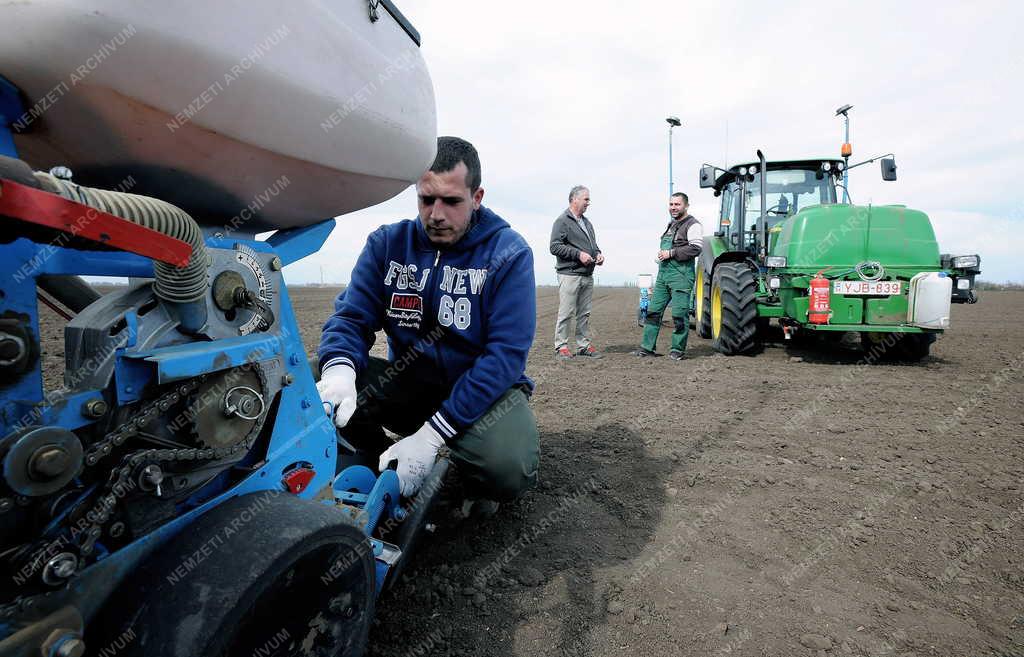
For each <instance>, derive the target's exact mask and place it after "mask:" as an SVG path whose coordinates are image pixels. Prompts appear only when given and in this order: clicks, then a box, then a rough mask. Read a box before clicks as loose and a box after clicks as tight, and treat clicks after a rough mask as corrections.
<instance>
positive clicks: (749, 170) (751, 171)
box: [747, 167, 757, 175]
mask: <svg viewBox="0 0 1024 657" xmlns="http://www.w3.org/2000/svg"><path fill="white" fill-rule="evenodd" d="M747 171H748V172H749V173H750V175H754V174H755V173H757V167H750V168H749V169H747Z"/></svg>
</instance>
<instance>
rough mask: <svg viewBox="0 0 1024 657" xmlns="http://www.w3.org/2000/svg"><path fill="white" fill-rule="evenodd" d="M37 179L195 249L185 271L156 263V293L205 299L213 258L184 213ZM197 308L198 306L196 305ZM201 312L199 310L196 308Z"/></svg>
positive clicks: (183, 300) (44, 176)
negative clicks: (211, 259)
mask: <svg viewBox="0 0 1024 657" xmlns="http://www.w3.org/2000/svg"><path fill="white" fill-rule="evenodd" d="M35 177H36V179H37V180H38V181H39V182H40V184H41V185H42V188H43V189H44V190H45V191H48V192H51V193H53V194H58V195H60V196H63V197H64V198H66V199H69V200H72V201H76V202H78V203H82V204H84V205H88V206H90V207H93V208H96V209H97V210H102V211H103V212H107V213H109V214H112V215H115V216H118V217H121V218H123V219H127V220H129V221H131V222H133V223H136V224H139V225H140V226H145V227H146V228H150V229H152V230H155V231H157V232H158V233H163V234H164V235H167V236H169V237H173V238H175V239H179V240H181V241H183V242H185V243H187V244H188V245H189V246H191V247H192V257H191V258H189V261H188V264H187V265H185V266H184V267H175V266H174V265H170V264H168V263H165V262H159V261H157V262H154V265H153V268H154V272H155V275H156V282H155V283H154V285H153V290H154V292H155V293H156V295H157V297H159V298H160V299H163V300H164V301H169V302H171V303H176V304H192V302H195V301H200V300H202V299H203V298H204V295H205V293H206V290H207V287H208V286H209V280H208V277H209V273H208V269H209V266H210V256H209V254H208V253H207V252H206V244H205V242H204V241H203V233H202V231H201V230H200V229H199V225H198V224H197V223H196V222H195V220H194V219H193V218H192V217H190V216H189V215H188V213H186V212H185V211H184V210H182V209H181V208H178V207H177V206H174V205H171V204H170V203H167V202H165V201H161V200H159V199H155V198H152V197H150V196H140V195H138V194H128V193H125V192H114V191H109V190H105V189H95V188H92V187H82V186H81V185H76V184H75V183H73V182H70V181H67V180H62V179H60V178H57V177H55V176H52V175H50V174H49V173H43V172H36V174H35ZM194 305H195V306H198V305H199V304H194ZM195 309H196V310H198V308H195ZM202 315H203V316H202V317H201V323H200V324H199V325H198V326H195V325H194V324H195V323H196V321H200V320H199V319H198V318H193V319H192V320H191V321H189V322H187V323H188V324H190V325H191V326H188V327H186V328H191V329H192V330H198V329H199V328H201V326H202V324H205V320H206V317H205V313H202Z"/></svg>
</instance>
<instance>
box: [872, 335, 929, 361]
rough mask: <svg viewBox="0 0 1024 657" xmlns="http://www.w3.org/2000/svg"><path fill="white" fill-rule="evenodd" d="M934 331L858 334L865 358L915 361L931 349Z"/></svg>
mask: <svg viewBox="0 0 1024 657" xmlns="http://www.w3.org/2000/svg"><path fill="white" fill-rule="evenodd" d="M935 339H936V336H935V334H934V333H876V332H869V331H865V332H864V333H861V334H860V345H861V349H862V350H863V351H864V356H865V358H866V359H870V360H872V361H876V362H877V361H884V362H904V363H916V362H918V361H920V360H922V359H924V358H925V357H926V356H928V353H929V352H930V351H931V348H932V343H934V342H935Z"/></svg>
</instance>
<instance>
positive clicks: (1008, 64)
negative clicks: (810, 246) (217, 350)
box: [286, 0, 1024, 284]
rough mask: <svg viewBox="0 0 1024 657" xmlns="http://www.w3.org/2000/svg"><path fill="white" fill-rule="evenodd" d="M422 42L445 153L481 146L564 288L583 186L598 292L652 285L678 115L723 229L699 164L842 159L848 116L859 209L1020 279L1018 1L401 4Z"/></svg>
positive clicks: (366, 224) (330, 265) (411, 209)
mask: <svg viewBox="0 0 1024 657" xmlns="http://www.w3.org/2000/svg"><path fill="white" fill-rule="evenodd" d="M397 4H398V6H399V7H400V9H402V11H403V12H404V13H405V14H406V16H407V17H408V18H409V19H410V20H411V21H412V23H413V24H414V25H415V26H416V28H417V29H418V30H419V31H420V33H421V35H422V38H423V45H422V52H423V55H424V57H425V59H426V63H427V66H428V68H429V70H430V73H431V76H432V78H433V81H434V88H435V93H436V96H437V111H438V131H439V134H453V135H458V136H461V137H464V138H466V139H468V140H470V141H471V142H473V143H474V144H475V145H476V147H477V149H478V150H479V152H480V156H481V160H482V165H483V186H484V188H485V190H486V196H485V199H484V204H485V205H487V206H489V207H490V208H492V209H493V210H495V211H496V212H497V213H498V214H500V215H501V216H503V217H504V218H505V219H507V220H508V221H509V222H510V223H511V224H512V225H513V227H514V228H516V229H517V230H518V231H520V232H521V233H522V234H523V235H524V236H525V237H526V239H527V240H528V241H529V243H530V244H531V245H532V246H533V248H534V254H535V260H536V266H537V281H538V283H541V284H549V283H553V282H554V281H555V275H554V267H553V258H552V256H551V255H550V254H549V253H548V250H547V244H548V236H549V232H550V229H551V223H552V221H553V220H554V218H555V217H556V216H557V215H558V214H559V213H560V212H561V211H562V210H563V209H564V208H565V207H566V205H567V203H566V195H567V193H568V190H569V188H570V187H572V186H573V185H575V184H584V185H587V186H588V187H589V188H590V190H591V199H592V205H591V208H590V211H589V212H588V213H587V214H588V216H589V217H590V219H591V220H592V221H593V223H594V225H595V229H596V231H597V236H598V242H599V244H600V245H601V247H602V249H603V251H604V253H605V255H606V258H607V264H606V265H605V267H604V271H603V272H601V271H600V270H599V275H600V276H599V282H602V283H608V284H613V283H621V282H623V281H625V280H634V279H635V277H636V275H637V274H638V273H642V272H651V271H653V270H654V269H655V265H654V255H655V252H656V250H657V246H658V236H659V235H660V232H661V230H662V229H663V227H664V222H665V221H666V220H667V217H668V215H667V195H668V152H667V151H668V148H667V138H668V135H667V128H668V126H667V124H666V123H665V117H666V116H668V115H678V116H679V117H680V118H681V119H682V121H683V127H682V128H677V129H676V130H675V140H674V143H675V158H674V160H675V161H674V168H675V183H676V189H677V190H681V191H685V192H687V193H688V194H689V195H690V199H691V211H692V213H693V214H694V215H695V216H697V218H699V219H704V220H705V221H704V223H705V227H709V226H712V229H713V225H714V224H716V222H715V221H714V219H713V217H714V215H715V213H716V212H717V205H716V203H715V201H716V200H717V199H715V198H714V197H713V196H712V193H711V192H710V191H709V190H700V189H699V188H698V187H697V184H696V181H697V171H698V168H699V166H700V164H701V163H702V162H713V163H715V164H720V165H723V164H735V163H737V162H740V161H749V160H751V159H753V158H754V153H755V151H756V149H757V148H762V149H763V150H764V152H765V154H766V155H767V157H768V158H769V159H784V158H795V157H816V156H818V157H820V156H837V155H838V154H839V147H840V144H841V142H842V123H841V121H840V120H839V119H838V118H835V117H834V116H833V115H834V111H835V109H836V108H837V107H839V106H840V105H843V104H846V103H850V104H852V105H854V109H853V111H852V112H851V119H852V139H851V141H852V142H853V147H854V158H853V159H854V160H855V161H857V160H859V159H866V158H868V157H871V156H873V155H877V154H882V153H887V152H890V151H892V152H894V153H895V154H896V160H897V164H898V166H899V180H898V181H896V182H891V183H884V182H882V181H881V177H880V174H879V169H878V166H877V164H873V165H867V166H864V167H862V168H860V169H857V170H855V171H853V172H851V174H850V175H851V179H850V192H851V196H852V198H853V200H854V202H856V203H859V204H866V203H869V202H870V203H874V204H885V203H902V204H906V205H908V206H910V207H913V208H916V209H919V210H923V211H924V212H926V213H928V214H929V215H930V216H931V218H932V222H933V224H934V225H935V229H936V233H937V235H938V239H939V246H940V248H941V250H942V251H944V252H952V253H956V254H966V253H980V254H981V256H982V269H983V272H984V273H983V275H982V278H984V279H986V280H992V281H1006V280H1014V281H1024V265H1022V264H1021V263H1022V260H1024V258H1022V254H1024V237H1022V234H1024V192H1022V191H1021V188H1022V185H1021V182H1020V181H1021V177H1022V175H1024V156H1022V153H1024V127H1022V125H1021V122H1020V120H1019V119H1018V118H1017V115H1018V114H1019V112H1020V111H1021V109H1020V108H1021V105H1022V104H1024V90H1022V86H1024V85H1022V84H1021V81H1022V80H1024V74H1022V71H1024V47H1022V46H1021V44H1020V42H1019V39H1020V35H1019V30H1020V26H1021V25H1022V24H1024V9H1022V5H1021V4H1020V3H1010V2H1006V3H997V2H981V3H948V4H949V5H950V6H947V7H940V6H939V3H934V2H900V3H893V2H871V3H866V2H865V3H842V4H834V3H833V4H827V3H822V2H773V3H760V4H759V5H750V6H748V4H747V3H738V2H737V3H730V2H720V1H716V2H704V3H682V2H678V1H666V2H656V1H655V2H646V3H624V2H619V1H612V2H604V1H588V2H584V1H579V2H550V1H549V2H533V1H528V0H520V1H517V2H480V1H479V0H477V1H475V2H471V1H468V0H447V1H446V2H443V3H442V2H436V1H428V0H399V2H397ZM415 212H416V205H415V195H414V193H413V191H412V188H409V189H407V190H406V191H405V192H403V193H402V194H401V195H399V196H398V197H396V198H395V199H393V200H391V201H389V202H387V203H384V204H381V205H378V206H376V207H374V208H370V209H368V210H364V211H362V212H358V213H355V214H352V215H348V216H345V217H341V218H339V220H338V227H337V228H336V229H335V232H334V234H333V235H332V237H331V239H330V240H329V242H328V243H327V246H326V248H325V249H324V250H322V251H321V252H320V253H318V254H316V255H315V256H311V257H310V258H308V259H306V260H305V261H302V262H300V263H297V264H295V265H292V266H290V267H289V268H288V269H287V270H286V275H287V278H288V281H289V282H292V283H300V282H316V281H319V279H320V270H321V267H322V268H323V272H324V276H325V278H326V280H327V281H328V282H336V283H341V282H346V281H348V279H349V274H350V272H351V269H352V265H353V264H354V262H355V258H356V256H357V255H358V253H359V250H360V249H361V248H362V246H363V243H364V241H365V238H366V235H367V234H368V233H369V232H370V231H372V230H373V229H374V228H376V227H377V226H379V225H380V224H382V223H389V222H392V221H396V220H399V219H405V218H409V217H412V216H414V215H415Z"/></svg>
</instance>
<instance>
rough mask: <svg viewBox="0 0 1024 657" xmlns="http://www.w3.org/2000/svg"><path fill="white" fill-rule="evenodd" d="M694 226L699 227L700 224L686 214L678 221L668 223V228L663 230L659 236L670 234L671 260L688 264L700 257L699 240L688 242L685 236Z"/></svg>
mask: <svg viewBox="0 0 1024 657" xmlns="http://www.w3.org/2000/svg"><path fill="white" fill-rule="evenodd" d="M694 224H696V225H698V226H700V225H701V224H700V222H699V221H697V219H696V218H695V217H694V216H693V215H692V214H688V215H686V216H685V217H683V218H682V219H679V220H678V221H676V220H674V219H673V220H672V221H670V222H668V227H667V228H665V232H664V233H662V234H661V236H662V237H664V236H665V235H668V234H669V233H671V234H672V249H671V253H672V259H673V260H675V261H676V262H690V261H692V260H693V259H694V258H696V257H697V256H699V255H700V251H701V246H702V243H701V240H700V239H699V238H698V239H696V240H690V239H689V238H688V237H687V235H688V233H689V232H690V228H691V227H693V225H694Z"/></svg>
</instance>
